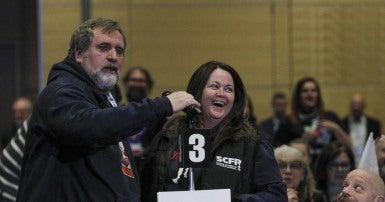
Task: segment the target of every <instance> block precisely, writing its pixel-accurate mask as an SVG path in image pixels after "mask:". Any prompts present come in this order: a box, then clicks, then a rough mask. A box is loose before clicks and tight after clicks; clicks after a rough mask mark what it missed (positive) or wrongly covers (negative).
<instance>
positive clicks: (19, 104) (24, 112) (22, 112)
mask: <svg viewBox="0 0 385 202" xmlns="http://www.w3.org/2000/svg"><path fill="white" fill-rule="evenodd" d="M32 108H33V104H32V101H31V100H30V99H29V98H27V97H19V98H17V99H16V100H15V101H14V102H13V104H12V117H13V122H12V124H11V126H10V128H8V129H7V130H6V131H4V132H3V134H2V136H1V146H2V147H1V148H3V149H4V148H5V146H7V144H8V143H9V142H10V141H11V139H12V138H13V136H15V134H16V132H17V129H18V128H20V126H21V123H22V122H23V121H24V120H25V119H27V118H28V117H29V116H30V115H31V113H32Z"/></svg>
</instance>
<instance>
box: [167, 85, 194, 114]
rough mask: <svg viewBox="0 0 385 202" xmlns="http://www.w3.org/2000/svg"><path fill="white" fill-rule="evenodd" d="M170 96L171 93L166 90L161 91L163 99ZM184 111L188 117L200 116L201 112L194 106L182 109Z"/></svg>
mask: <svg viewBox="0 0 385 202" xmlns="http://www.w3.org/2000/svg"><path fill="white" fill-rule="evenodd" d="M170 94H171V92H170V91H168V90H166V91H163V92H162V97H165V96H167V95H170ZM184 111H185V112H186V113H187V114H189V115H195V114H202V110H201V109H200V108H199V107H198V106H196V105H190V106H188V107H186V109H184Z"/></svg>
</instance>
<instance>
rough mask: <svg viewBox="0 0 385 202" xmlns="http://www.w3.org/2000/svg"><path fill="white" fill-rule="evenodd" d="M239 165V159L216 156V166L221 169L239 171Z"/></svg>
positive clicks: (240, 162)
mask: <svg viewBox="0 0 385 202" xmlns="http://www.w3.org/2000/svg"><path fill="white" fill-rule="evenodd" d="M241 164H242V161H241V160H240V159H236V158H231V157H226V156H216V165H217V166H220V167H223V168H229V169H232V170H237V171H241Z"/></svg>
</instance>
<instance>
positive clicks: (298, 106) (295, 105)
mask: <svg viewBox="0 0 385 202" xmlns="http://www.w3.org/2000/svg"><path fill="white" fill-rule="evenodd" d="M306 82H312V83H314V85H315V86H316V90H317V92H318V98H317V105H316V109H317V111H318V113H319V115H320V116H321V117H322V116H323V114H324V111H325V109H324V102H323V100H322V95H321V89H320V86H319V84H318V82H317V80H315V79H314V78H312V77H304V78H302V79H300V80H299V81H298V82H297V84H296V86H295V89H294V92H293V95H292V101H291V113H290V114H289V116H290V119H291V120H292V121H293V122H294V123H299V119H298V114H299V113H300V112H301V110H303V106H302V103H301V91H302V87H303V85H304V84H305V83H306Z"/></svg>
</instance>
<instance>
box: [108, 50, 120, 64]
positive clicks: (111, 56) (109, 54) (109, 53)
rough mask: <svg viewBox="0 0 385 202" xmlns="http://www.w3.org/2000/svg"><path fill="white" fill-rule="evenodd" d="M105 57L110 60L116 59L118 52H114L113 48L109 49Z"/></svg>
mask: <svg viewBox="0 0 385 202" xmlns="http://www.w3.org/2000/svg"><path fill="white" fill-rule="evenodd" d="M107 58H108V59H109V60H111V61H116V60H117V58H118V54H117V52H116V50H115V49H113V48H112V49H111V50H110V51H109V52H108V55H107Z"/></svg>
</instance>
